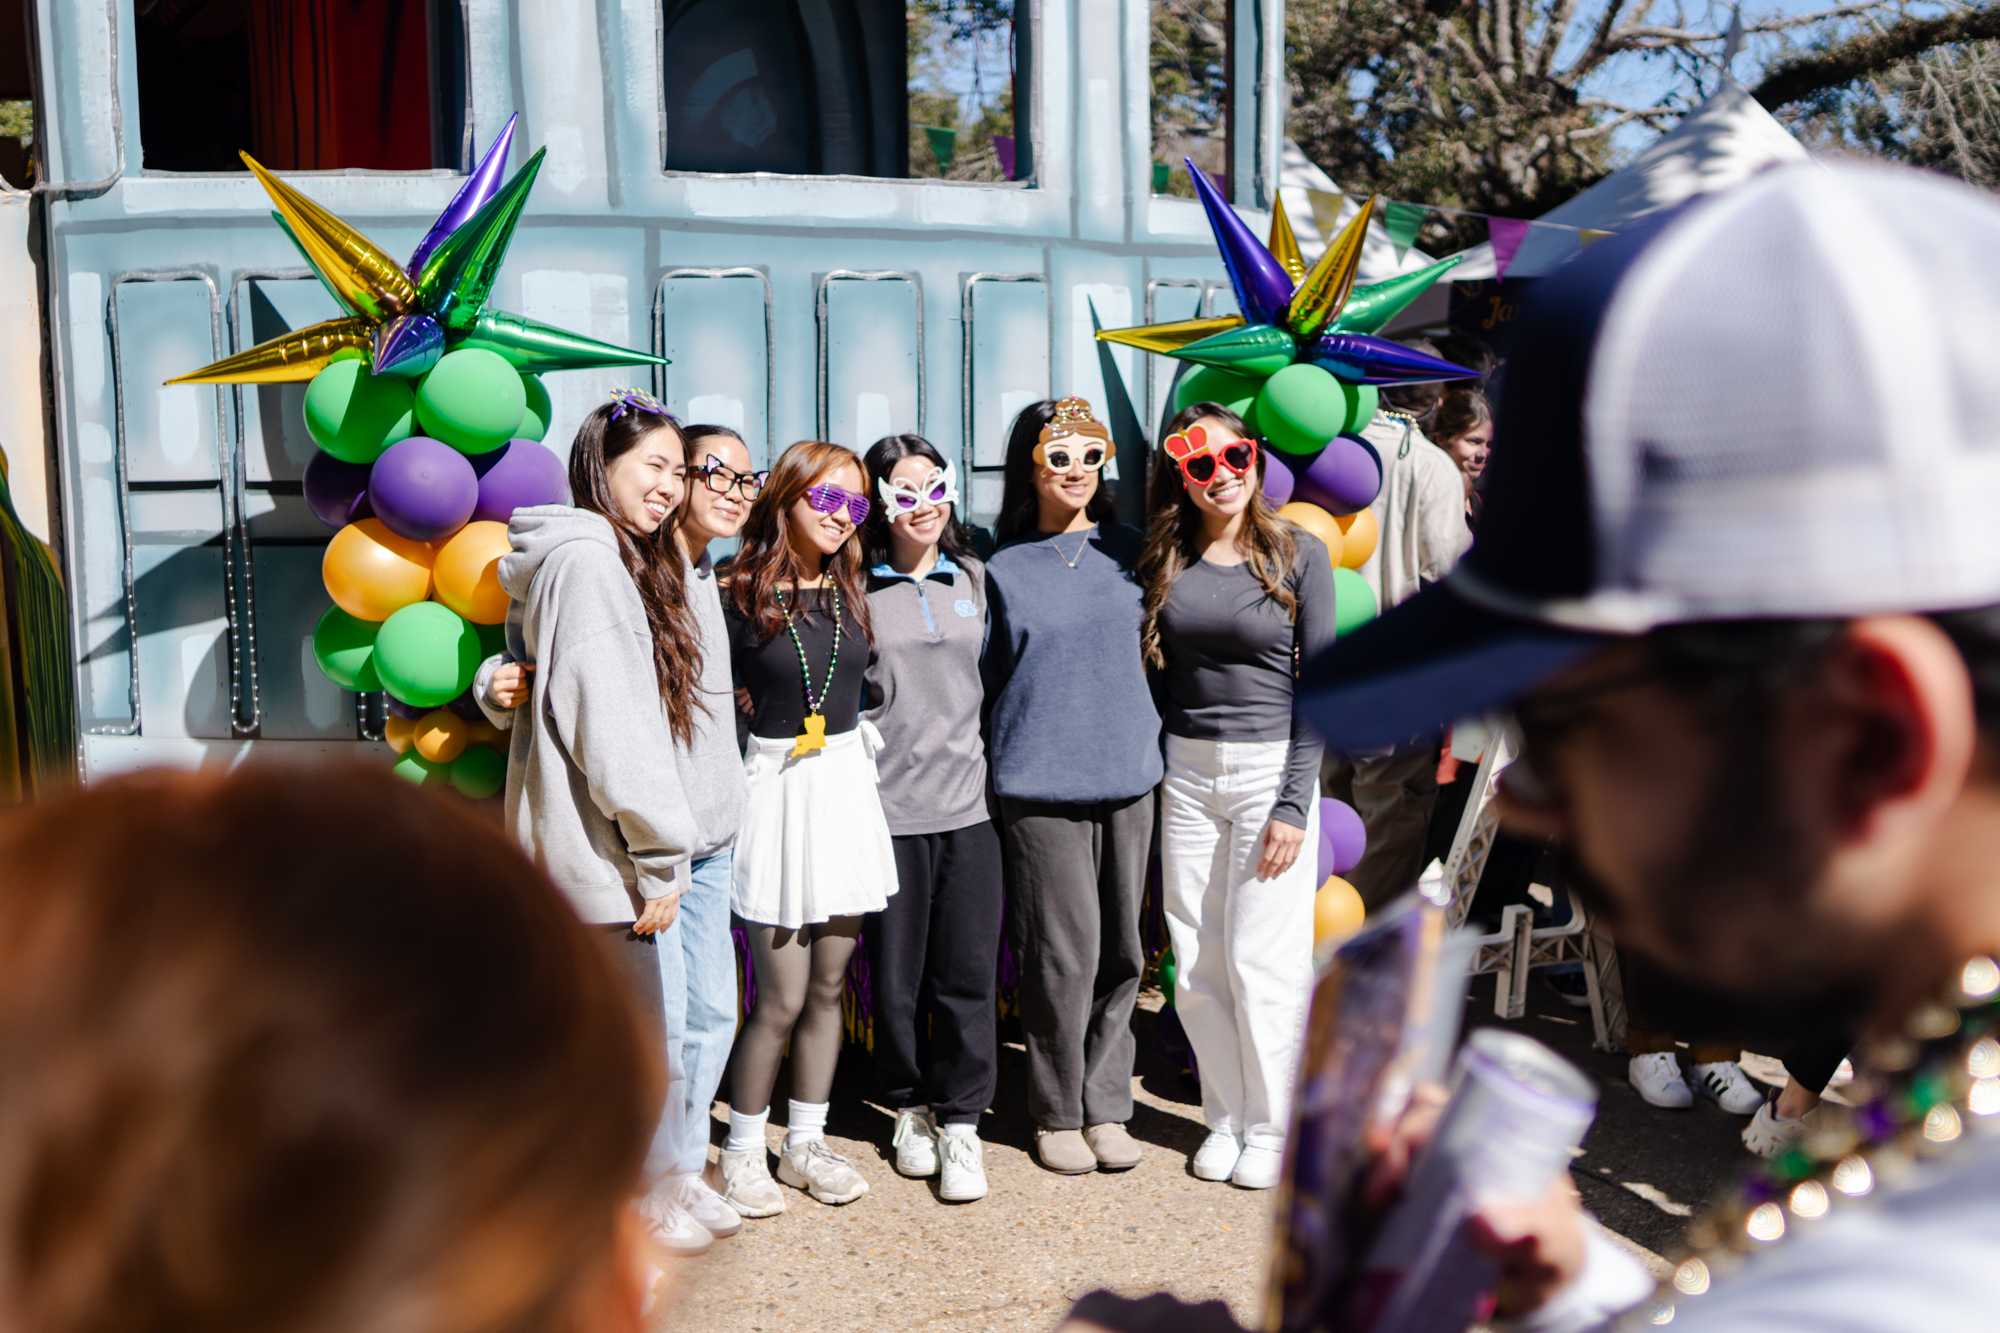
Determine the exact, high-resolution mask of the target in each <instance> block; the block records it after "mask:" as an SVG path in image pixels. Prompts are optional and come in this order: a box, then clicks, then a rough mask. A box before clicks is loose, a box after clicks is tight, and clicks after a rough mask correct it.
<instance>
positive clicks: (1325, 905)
mask: <svg viewBox="0 0 2000 1333" xmlns="http://www.w3.org/2000/svg"><path fill="white" fill-rule="evenodd" d="M1367 913H1368V909H1367V908H1366V907H1365V906H1363V905H1362V902H1361V895H1360V894H1359V893H1357V892H1356V891H1355V888H1354V886H1353V885H1352V884H1349V883H1348V882H1347V881H1346V880H1344V879H1342V878H1341V877H1340V876H1338V875H1328V876H1327V877H1326V883H1324V884H1322V885H1320V886H1319V892H1317V893H1315V894H1314V895H1313V947H1314V948H1319V947H1321V946H1323V945H1328V944H1338V943H1340V941H1342V940H1344V939H1346V938H1347V937H1348V936H1349V935H1352V934H1353V933H1354V932H1355V931H1357V930H1359V929H1361V920H1362V918H1363V917H1364V916H1366V915H1367Z"/></svg>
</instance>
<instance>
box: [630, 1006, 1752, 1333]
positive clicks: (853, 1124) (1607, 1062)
mask: <svg viewBox="0 0 2000 1333" xmlns="http://www.w3.org/2000/svg"><path fill="white" fill-rule="evenodd" d="M1475 996H1476V997H1477V999H1476V1002H1475V1003H1474V1004H1473V1005H1472V1006H1471V1007H1470V1008H1469V1010H1468V1018H1469V1021H1472V1022H1482V1021H1491V1013H1492V1010H1491V1007H1490V1006H1491V983H1490V982H1486V983H1479V984H1478V985H1477V986H1476V988H1475ZM1143 1005H1144V1007H1143V1009H1142V1012H1141V1013H1140V1015H1139V1017H1138V1019H1137V1022H1136V1024H1135V1026H1136V1027H1137V1029H1138V1037H1139V1050H1140V1061H1139V1081H1138V1088H1137V1097H1138V1111H1137V1113H1136V1114H1135V1116H1134V1117H1133V1120H1132V1125H1131V1128H1132V1132H1133V1134H1134V1135H1135V1136H1136V1137H1137V1138H1139V1139H1140V1140H1141V1142H1142V1143H1143V1144H1144V1145H1145V1146H1146V1149H1147V1153H1146V1159H1145V1161H1144V1162H1142V1163H1141V1164H1140V1165H1139V1167H1138V1168H1137V1169H1136V1170H1134V1171H1131V1172H1127V1173H1125V1174H1123V1175H1107V1174H1102V1173H1100V1174H1097V1175H1091V1176H1075V1177H1064V1176H1056V1175H1051V1174H1050V1173H1048V1172H1046V1171H1043V1170H1042V1169H1040V1168H1039V1167H1037V1166H1036V1165H1035V1164H1034V1163H1033V1161H1032V1160H1031V1159H1030V1157H1029V1155H1028V1134H1029V1127H1028V1124H1027V1121H1026V1116H1025V1113H1024V1110H1023V1107H1022V1101H1023V1096H1024V1094H1023V1084H1024V1082H1025V1072H1026V1071H1025V1063H1024V1062H1025V1057H1024V1055H1023V1053H1022V1051H1021V1048H1020V1047H1019V1046H1008V1047H1005V1048H1004V1049H1003V1051H1002V1058H1001V1069H1000V1091H999V1094H998V1096H997V1097H996V1098H995V1100H996V1102H997V1103H998V1104H999V1106H1000V1107H1001V1108H1002V1109H1001V1110H1000V1111H999V1112H997V1113H995V1114H993V1115H989V1116H988V1117H987V1123H986V1125H985V1126H984V1127H983V1133H984V1135H985V1137H986V1142H987V1149H986V1161H987V1172H988V1176H989V1178H990V1180H991V1182H992V1187H993V1189H992V1193H991V1195H990V1196H989V1197H988V1198H987V1199H986V1200H984V1201H983V1202H980V1203H976V1204H969V1205H963V1206H951V1205H946V1204H942V1203H939V1202H938V1201H937V1199H936V1196H935V1195H934V1194H933V1192H932V1182H929V1181H913V1180H905V1179H903V1178H901V1177H900V1176H898V1175H897V1174H896V1173H895V1171H894V1169H893V1167H892V1165H891V1163H890V1161H889V1159H888V1156H887V1145H888V1137H889V1130H890V1127H891V1119H890V1117H889V1115H888V1113H887V1112H885V1111H883V1110H882V1109H881V1108H879V1107H876V1106H874V1105H871V1104H869V1103H866V1102H865V1101H864V1100H863V1097H864V1096H865V1084H866V1077H865V1073H866V1066H865V1061H863V1060H861V1059H859V1058H856V1057H855V1056H854V1055H853V1054H852V1053H850V1054H849V1056H848V1057H847V1058H846V1059H845V1060H843V1062H842V1064H843V1069H842V1080H841V1086H840V1087H839V1088H838V1089H837V1090H836V1092H835V1094H834V1098H833V1117H832V1123H831V1124H830V1125H829V1127H828V1133H829V1137H830V1138H831V1140H832V1141H833V1143H834V1146H835V1147H836V1148H837V1149H838V1150H839V1151H841V1152H843V1153H847V1154H848V1155H850V1157H851V1158H852V1159H853V1160H854V1161H855V1163H856V1164H857V1165H858V1166H859V1168H860V1170H861V1172H862V1174H863V1175H865V1176H866V1177H867V1178H868V1181H869V1184H870V1187H871V1189H870V1193H869V1194H868V1196H867V1197H866V1198H863V1199H861V1200H860V1201H858V1202H856V1203H854V1204H851V1205H849V1206H847V1207H845V1208H828V1207H824V1206H822V1205H819V1204H816V1203H813V1202H812V1201H811V1200H810V1199H808V1198H806V1197H805V1196H804V1195H801V1194H797V1193H795V1192H793V1191H790V1190H787V1191H786V1198H787V1203H788V1209H787V1211H786V1212H785V1214H784V1215H783V1216H780V1217H776V1218H771V1219H768V1220H766V1221H762V1222H751V1223H749V1224H748V1225H746V1226H745V1228H744V1230H743V1232H742V1234H741V1235H739V1236H737V1237H735V1238H733V1239H731V1240H727V1241H723V1242H720V1243H718V1244H717V1245H716V1247H715V1249H714V1251H713V1252H712V1253H711V1254H710V1255H708V1256H707V1257H705V1258H703V1259H700V1260H697V1261H693V1262H688V1263H682V1264H677V1265H676V1266H675V1271H674V1272H673V1274H672V1275H671V1277H670V1282H671V1283H672V1285H673V1288H674V1289H675V1290H676V1291H677V1292H678V1293H679V1298H678V1299H677V1300H675V1301H674V1302H673V1303H672V1305H671V1306H670V1307H669V1308H667V1309H664V1310H662V1312H661V1314H660V1317H659V1318H658V1319H657V1320H656V1321H655V1327H656V1328H659V1329H662V1330H664V1329H673V1330H777V1329H783V1330H788V1331H789V1330H818V1329H826V1330H841V1331H842V1333H861V1331H863V1330H874V1329H883V1328H921V1329H942V1330H975V1329H1006V1330H1020V1329H1051V1328H1054V1327H1055V1326H1056V1325H1057V1324H1058V1323H1059V1322H1060V1321H1061V1319H1062V1317H1063V1315H1064V1313H1065V1312H1066V1311H1067V1310H1068V1309H1069V1306H1070V1303H1071V1302H1072V1301H1073V1300H1075V1299H1076V1297H1078V1296H1080V1295H1082V1294H1083V1293H1084V1292H1087V1291H1090V1290H1092V1289H1093V1288H1096V1287H1101V1286H1102V1287H1111V1288H1113V1289H1115V1290H1117V1291H1120V1292H1123V1293H1126V1294H1131V1295H1139V1294H1143V1293H1146V1292H1151V1291H1159V1290H1166V1291H1171V1292H1172V1293H1174V1294H1175V1295H1176V1296H1179V1297H1180V1298H1182V1299H1183V1300H1190V1301H1196V1300H1210V1299H1221V1300H1223V1301H1226V1302H1227V1303H1228V1305H1229V1308H1230V1309H1231V1311H1232V1312H1233V1313H1234V1314H1235V1316H1236V1318H1237V1319H1238V1320H1239V1321H1241V1322H1242V1323H1243V1324H1244V1325H1245V1326H1247V1327H1257V1326H1258V1324H1259V1322H1260V1314H1261V1308H1262V1292H1263V1287H1264V1278H1265V1268H1264V1262H1265V1242H1266V1239H1267V1237H1268V1235H1269V1229H1270V1210H1271V1203H1272V1196H1271V1195H1270V1194H1269V1193H1252V1192H1249V1191H1245V1190H1238V1189H1233V1188H1231V1187H1229V1186H1227V1185H1211V1184H1204V1183H1202V1182H1199V1181H1196V1180H1195V1179H1193V1177H1191V1176H1189V1175H1188V1173H1187V1158H1188V1156H1189V1154H1191V1153H1192V1152H1193V1151H1194V1149H1195V1147H1196V1146H1197V1145H1198V1144H1199V1143H1200V1141H1201V1138H1202V1133H1203V1131H1202V1127H1201V1123H1200V1108H1199V1106H1198V1105H1196V1104H1195V1102H1194V1100H1193V1099H1194V1096H1195V1092H1194V1088H1193V1086H1192V1085H1191V1084H1189V1083H1188V1082H1186V1081H1185V1080H1183V1079H1182V1078H1181V1077H1180V1076H1179V1074H1178V1073H1176V1072H1175V1071H1173V1070H1171V1069H1169V1068H1168V1067H1167V1066H1166V1062H1165V1061H1164V1060H1163V1058H1162V1057H1161V1055H1160V1041H1159V1036H1158V1029H1157V1024H1158V1022H1159V1020H1158V1017H1157V1010H1158V1006H1159V996H1158V994H1157V993H1149V994H1148V995H1147V996H1146V997H1145V999H1144V1002H1143ZM1538 1007H1539V1009H1540V1010H1541V1012H1538V1013H1536V1014H1533V1015H1531V1016H1530V1017H1529V1018H1528V1019H1526V1020H1524V1021H1523V1022H1522V1023H1521V1024H1520V1025H1519V1026H1520V1030H1522V1031H1525V1032H1527V1033H1529V1034H1531V1035H1533V1036H1535V1037H1537V1038H1539V1039H1540V1040H1543V1041H1545V1042H1548V1043H1549V1044H1550V1045H1552V1046H1554V1047H1556V1048H1557V1049H1559V1050H1561V1051H1562V1052H1563V1053H1564V1054H1566V1055H1567V1056H1569V1057H1570V1058H1571V1059H1573V1060H1576V1061H1578V1063H1579V1064H1581V1065H1582V1067H1583V1068H1584V1069H1586V1070H1587V1071H1589V1072H1590V1073H1591V1074H1592V1075H1593V1076H1595V1077H1596V1078H1597V1079H1598V1081H1599V1084H1600V1097H1601V1099H1602V1100H1601V1104H1600V1108H1599V1114H1598V1121H1597V1124H1596V1126H1595V1127H1594V1129H1593V1130H1592V1132H1591V1136H1590V1138H1589V1139H1588V1140H1587V1141H1586V1143H1585V1150H1584V1153H1583V1155H1582V1156H1581V1157H1579V1158H1578V1160H1577V1162H1576V1165H1575V1167H1574V1175H1575V1177H1576V1179H1577V1182H1578V1186H1579V1188H1580V1189H1581V1191H1582V1192H1583V1196H1584V1199H1585V1202H1586V1203H1587V1204H1588V1205H1589V1206H1590V1208H1591V1209H1592V1210H1593V1211H1594V1212H1595V1213H1597V1215H1598V1216H1599V1217H1600V1218H1602V1219H1603V1220H1604V1221H1605V1223H1606V1224H1607V1225H1608V1226H1610V1227H1612V1228H1613V1229H1614V1230H1616V1231H1617V1232H1619V1233H1620V1234H1621V1235H1623V1236H1624V1237H1625V1238H1626V1239H1627V1240H1628V1241H1630V1242H1631V1243H1633V1244H1634V1245H1635V1246H1636V1247H1637V1248H1638V1249H1639V1250H1641V1251H1642V1252H1645V1253H1646V1254H1647V1255H1648V1256H1649V1257H1654V1262H1655V1264H1656V1267H1658V1268H1659V1269H1660V1271H1664V1266H1663V1265H1659V1264H1658V1261H1657V1258H1656V1253H1657V1252H1671V1250H1672V1248H1673V1246H1674V1243H1675V1240H1676V1238H1677V1237H1678V1235H1679V1233H1680V1230H1681V1228H1682V1227H1683V1226H1684V1225H1685V1223H1686V1219H1687V1214H1688V1213H1689V1212H1690V1211H1691V1210H1693V1209H1695V1208H1698V1207H1699V1206H1700V1203H1701V1201H1702V1200H1703V1199H1705V1198H1707V1197H1708V1196H1709V1195H1710V1194H1711V1193H1712V1192H1714V1191H1715V1190H1717V1189H1719V1188H1720V1187H1721V1186H1722V1185H1723V1184H1724V1183H1725V1182H1726V1181H1727V1180H1728V1179H1729V1177H1730V1173H1731V1172H1732V1171H1734V1170H1736V1169H1737V1168H1739V1167H1740V1166H1741V1165H1742V1163H1743V1161H1744V1160H1745V1159H1744V1158H1743V1156H1742V1152H1741V1148H1740V1146H1739V1145H1738V1143H1737V1139H1736V1135H1737V1133H1738V1132H1739V1130H1740V1129H1741V1126H1742V1122H1741V1121H1740V1120H1737V1119H1735V1118H1734V1117H1730V1116H1726V1115H1724V1114H1722V1113H1721V1112H1720V1111H1718V1110H1716V1109H1715V1108H1714V1107H1713V1106H1710V1105H1707V1104H1706V1103H1704V1104H1702V1105H1700V1106H1698V1107H1697V1108H1696V1109H1695V1110H1693V1111H1682V1112H1665V1111H1656V1110H1654V1109H1652V1108H1651V1107H1648V1106H1646V1105H1645V1104H1644V1103H1642V1102H1641V1101H1640V1100H1639V1098H1638V1096H1637V1094H1635V1093H1634V1092H1633V1091H1632V1090H1631V1088H1630V1087H1629V1086H1628V1085H1627V1084H1626V1083H1625V1081H1624V1061H1623V1060H1622V1059H1618V1058H1614V1057H1611V1056H1606V1055H1601V1054H1599V1053H1596V1052H1593V1051H1591V1050H1590V1049H1589V1040H1590V1025H1589V1019H1588V1016H1587V1015H1585V1014H1583V1013H1582V1012H1581V1011H1574V1010H1568V1009H1564V1008H1563V1007H1561V1006H1560V1005H1559V1004H1555V1003H1553V1002H1547V1003H1541V1002H1538ZM1753 1071H1754V1072H1758V1073H1762V1074H1770V1076H1772V1077H1776V1075H1775V1073H1774V1072H1773V1071H1774V1067H1773V1066H1770V1065H1769V1064H1768V1063H1766V1064H1762V1065H1753ZM778 1106H779V1112H778V1114H780V1115H782V1108H783V1101H782V1097H781V1099H780V1101H779V1103H778ZM774 1119H775V1117H774ZM721 1123H722V1122H721V1120H720V1118H719V1117H718V1121H717V1136H718V1138H719V1137H720V1131H721ZM774 1137H775V1135H774Z"/></svg>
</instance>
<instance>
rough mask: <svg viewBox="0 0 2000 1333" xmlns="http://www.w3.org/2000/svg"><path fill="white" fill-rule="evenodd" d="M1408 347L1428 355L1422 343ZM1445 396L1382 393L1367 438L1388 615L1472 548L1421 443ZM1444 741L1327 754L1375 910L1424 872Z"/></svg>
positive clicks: (1458, 506) (1354, 875)
mask: <svg viewBox="0 0 2000 1333" xmlns="http://www.w3.org/2000/svg"><path fill="white" fill-rule="evenodd" d="M1407 346H1409V347H1411V348H1413V349H1414V350H1416V351H1419V352H1424V353H1426V354H1428V355H1431V356H1436V355H1437V349H1436V348H1435V347H1433V346H1432V345H1431V344H1430V343H1429V342H1426V341H1424V340H1423V339H1417V340H1416V341H1413V342H1410V343H1408V344H1407ZM1442 394H1443V388H1442V386H1440V385H1437V384H1412V385H1402V386H1396V387H1392V388H1386V389H1383V390H1382V410H1381V411H1379V412H1378V413H1376V415H1375V419H1374V420H1373V421H1370V422H1369V423H1368V425H1367V426H1366V427H1365V428H1364V429H1363V430H1362V438H1364V439H1365V440H1367V441H1368V443H1369V444H1370V445H1371V446H1373V448H1374V449H1375V452H1376V454H1377V455H1378V456H1379V457H1380V458H1381V460H1382V488H1381V490H1380V491H1379V492H1378V493H1377V494H1376V496H1375V502H1374V504H1373V505H1372V506H1370V507H1371V508H1373V509H1374V511H1375V517H1376V520H1377V522H1378V524H1379V530H1380V533H1381V536H1380V539H1379V540H1378V542H1377V545H1376V548H1375V553H1374V554H1373V555H1372V556H1370V557H1369V558H1368V560H1367V562H1366V563H1365V564H1363V565H1362V566H1361V569H1360V574H1361V577H1362V578H1364V579H1366V580H1367V581H1368V583H1369V585H1370V586H1371V587H1372V588H1373V589H1374V591H1375V603H1376V605H1377V606H1378V607H1380V608H1381V609H1382V610H1383V611H1387V610H1388V609H1389V608H1390V607H1392V606H1396V605H1398V604H1399V603H1401V602H1404V601H1407V600H1408V599H1409V598H1411V597H1413V596H1415V595H1416V592H1417V590H1418V589H1419V588H1421V587H1423V586H1424V585H1425V584H1428V583H1436V582H1437V581H1438V580H1440V579H1442V578H1443V577H1444V576H1445V575H1446V574H1447V573H1449V572H1450V571H1451V568H1452V566H1454V565H1455V564H1457V563H1458V558H1459V556H1461V555H1463V554H1464V553H1465V548H1466V547H1467V546H1469V545H1471V543H1472V533H1471V531H1470V530H1469V529H1468V528H1467V527H1466V523H1465V481H1464V477H1463V475H1462V474H1461V473H1460V471H1459V469H1458V468H1457V467H1456V466H1455V465H1454V464H1453V463H1452V461H1451V459H1450V458H1449V457H1447V456H1446V455H1445V453H1444V451H1443V450H1441V449H1438V448H1436V447H1435V446H1433V445H1432V444H1431V442H1430V439H1429V437H1428V436H1427V435H1426V434H1425V431H1426V430H1427V429H1428V426H1429V424H1430V421H1431V418H1432V416H1433V414H1434V413H1435V412H1436V410H1437V406H1438V401H1439V399H1440V398H1441V396H1442ZM1438 753H1439V745H1438V737H1437V736H1436V735H1435V734H1426V735H1421V736H1410V737H1405V738H1403V739H1401V740H1399V741H1397V742H1396V743H1395V744H1394V745H1390V746H1385V747H1380V748H1377V749H1374V750H1371V751H1368V752H1366V753H1359V754H1343V753H1341V752H1339V751H1338V750H1335V749H1331V748H1330V749H1329V750H1328V752H1327V760H1326V763H1325V765H1324V767H1323V769H1322V772H1321V783H1322V785H1323V786H1324V787H1325V789H1326V794H1327V795H1329V796H1333V797H1336V798H1338V799H1340V800H1343V801H1345V802H1347V804H1349V805H1351V806H1353V807H1354V809H1355V812H1356V813H1358V814H1359V815H1360V816H1361V823H1362V826H1363V827H1364V828H1366V830H1367V832H1368V845H1367V850H1366V851H1365V852H1364V853H1363V854H1362V857H1361V861H1360V862H1359V864H1357V865H1356V866H1355V867H1354V869H1353V870H1351V871H1349V872H1348V873H1347V875H1346V876H1345V878H1346V879H1347V881H1348V882H1349V883H1350V884H1352V885H1354V888H1355V890H1356V892H1358V893H1359V894H1360V895H1361V898H1362V901H1363V902H1365V903H1367V905H1368V907H1369V908H1370V909H1371V910H1372V909H1374V908H1376V907H1379V906H1381V905H1382V904H1384V903H1386V902H1388V901H1390V900H1391V899H1393V898H1395V897H1397V896H1398V895H1399V894H1401V893H1403V892H1404V891H1405V890H1407V889H1409V888H1410V887H1411V886H1412V885H1414V884H1415V883H1416V882H1417V876H1418V875H1420V874H1421V873H1423V868H1424V851H1425V844H1426V842H1427V840H1428V836H1429V831H1430V821H1431V809H1432V807H1433V806H1434V805H1435V804H1436V802H1437V763H1438Z"/></svg>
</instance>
